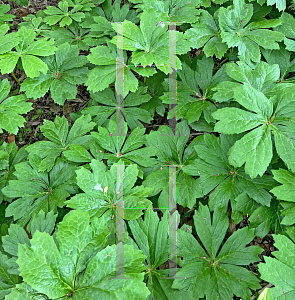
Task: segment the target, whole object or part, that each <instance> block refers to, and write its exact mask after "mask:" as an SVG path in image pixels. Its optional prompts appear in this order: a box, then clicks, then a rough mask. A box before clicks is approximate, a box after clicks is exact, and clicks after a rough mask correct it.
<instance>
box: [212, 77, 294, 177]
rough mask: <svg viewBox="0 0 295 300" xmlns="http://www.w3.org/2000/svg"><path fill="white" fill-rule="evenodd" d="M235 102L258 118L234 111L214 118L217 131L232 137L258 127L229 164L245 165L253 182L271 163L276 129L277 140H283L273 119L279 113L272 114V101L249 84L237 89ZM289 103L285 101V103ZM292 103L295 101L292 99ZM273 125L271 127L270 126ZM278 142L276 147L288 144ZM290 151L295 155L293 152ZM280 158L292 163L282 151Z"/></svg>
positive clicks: (231, 153) (220, 112) (233, 150)
mask: <svg viewBox="0 0 295 300" xmlns="http://www.w3.org/2000/svg"><path fill="white" fill-rule="evenodd" d="M234 98H235V99H236V101H237V102H238V103H240V104H241V105H243V106H244V107H245V108H246V109H248V110H252V111H254V112H255V113H256V114H253V113H250V112H247V111H244V110H240V109H237V108H231V107H226V108H222V109H219V110H217V111H216V112H215V113H213V117H214V118H216V119H218V120H220V121H219V122H218V123H217V124H216V125H215V128H214V130H216V131H219V132H222V133H226V134H233V133H241V132H243V131H244V130H249V129H252V128H255V127H256V128H255V129H253V130H252V131H251V132H249V133H247V134H245V135H244V136H243V137H242V138H241V139H240V140H239V141H237V142H236V143H235V144H234V145H233V147H232V148H231V149H230V150H229V162H230V163H231V164H232V165H234V166H236V167H241V166H242V165H243V164H244V163H245V162H246V165H245V171H246V173H247V174H249V176H250V177H251V178H252V179H253V178H255V177H256V176H257V175H260V176H262V175H263V174H264V172H265V171H266V169H267V166H268V165H269V163H270V162H271V159H272V141H271V136H270V132H271V129H274V133H275V135H276V136H277V137H280V136H279V134H281V131H280V130H279V128H277V127H279V125H277V127H275V126H274V125H273V124H275V122H276V121H274V119H275V116H277V113H278V111H279V109H277V110H276V111H275V112H274V114H273V103H272V101H271V99H268V98H267V97H266V96H265V95H264V94H263V93H262V92H259V91H258V90H256V89H255V88H253V87H252V86H251V85H250V84H248V83H244V85H243V86H238V87H236V88H234ZM287 101H288V100H285V102H287ZM289 101H292V100H290V99H289ZM272 114H273V115H272ZM277 122H279V120H278V121H277ZM270 124H271V126H269V125H270ZM259 125H260V126H259ZM261 125H262V126H261ZM257 126H258V127H257ZM243 128H244V129H243ZM277 140H278V138H276V144H279V143H280V142H285V139H284V138H281V140H280V141H278V142H277ZM289 148H291V146H290V147H289ZM277 150H278V149H277ZM290 151H293V150H292V148H291V149H290ZM279 155H280V156H281V157H282V158H283V159H284V160H286V161H287V162H290V160H289V158H288V157H287V155H288V154H286V153H285V152H283V151H281V150H280V153H279ZM262 157H263V159H262Z"/></svg>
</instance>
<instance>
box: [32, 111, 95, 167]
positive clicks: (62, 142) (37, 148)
mask: <svg viewBox="0 0 295 300" xmlns="http://www.w3.org/2000/svg"><path fill="white" fill-rule="evenodd" d="M90 120H91V117H90V116H89V115H88V116H82V117H80V118H79V119H77V120H76V121H75V123H74V124H73V126H72V128H71V129H70V131H69V124H68V121H67V119H66V118H65V116H63V117H62V118H60V117H58V116H56V118H55V120H54V122H52V121H48V120H45V121H44V124H43V125H42V126H40V129H41V131H42V132H43V135H44V136H45V137H46V138H48V139H49V141H40V142H36V143H34V144H32V145H30V146H28V147H27V151H28V152H29V153H30V154H35V155H38V156H40V157H41V158H42V159H43V160H42V161H40V164H39V166H38V171H39V172H44V171H46V170H47V171H50V170H51V169H52V168H53V166H54V164H55V161H56V159H57V157H58V156H59V155H60V154H61V153H62V152H63V151H65V150H67V149H68V148H69V146H70V145H71V144H72V145H84V144H85V143H87V142H89V140H91V137H90V136H89V135H86V133H87V132H89V131H90V130H91V129H92V128H93V127H94V126H95V123H94V122H90Z"/></svg>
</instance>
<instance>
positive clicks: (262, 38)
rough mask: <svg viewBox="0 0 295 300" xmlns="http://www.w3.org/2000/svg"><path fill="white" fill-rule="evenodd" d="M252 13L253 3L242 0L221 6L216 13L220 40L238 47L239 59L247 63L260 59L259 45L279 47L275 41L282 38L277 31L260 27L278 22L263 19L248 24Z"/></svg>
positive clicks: (266, 47) (267, 47) (276, 24)
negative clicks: (227, 5)
mask: <svg viewBox="0 0 295 300" xmlns="http://www.w3.org/2000/svg"><path fill="white" fill-rule="evenodd" d="M252 15H253V4H245V1H244V0H234V1H233V5H231V6H229V7H227V8H225V7H221V8H220V10H219V14H218V19H219V26H220V29H221V38H222V41H223V42H226V43H227V45H228V47H238V50H239V56H240V59H241V60H243V61H245V62H249V63H251V61H253V62H259V61H260V47H263V48H265V49H279V45H278V43H277V42H280V41H282V40H283V39H284V35H283V34H281V33H279V32H274V31H271V30H267V29H261V28H269V27H276V26H278V25H279V22H274V21H272V20H271V21H268V20H265V19H264V20H261V21H260V22H254V24H253V23H250V24H248V23H249V21H250V19H251V17H252ZM247 24H248V25H247Z"/></svg>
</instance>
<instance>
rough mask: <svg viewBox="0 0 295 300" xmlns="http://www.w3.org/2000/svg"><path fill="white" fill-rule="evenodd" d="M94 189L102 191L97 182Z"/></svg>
mask: <svg viewBox="0 0 295 300" xmlns="http://www.w3.org/2000/svg"><path fill="white" fill-rule="evenodd" d="M94 189H95V190H97V191H102V188H101V185H100V184H99V183H97V184H96V186H95V187H94Z"/></svg>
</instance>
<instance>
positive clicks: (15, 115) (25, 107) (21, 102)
mask: <svg viewBox="0 0 295 300" xmlns="http://www.w3.org/2000/svg"><path fill="white" fill-rule="evenodd" d="M10 89H11V86H10V83H9V81H8V79H7V78H5V79H4V80H2V81H0V133H3V130H2V129H4V130H6V131H8V132H9V133H13V134H17V133H18V130H19V127H24V123H25V121H26V120H25V119H24V117H22V116H21V114H26V113H27V112H29V111H30V110H32V103H29V102H26V101H27V100H28V99H27V97H26V96H25V95H18V96H11V97H8V98H6V97H7V96H8V94H9V92H10ZM5 98H6V99H5Z"/></svg>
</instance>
